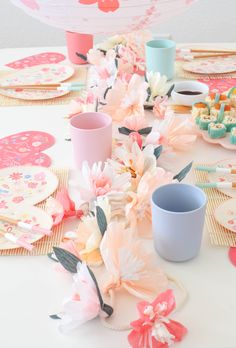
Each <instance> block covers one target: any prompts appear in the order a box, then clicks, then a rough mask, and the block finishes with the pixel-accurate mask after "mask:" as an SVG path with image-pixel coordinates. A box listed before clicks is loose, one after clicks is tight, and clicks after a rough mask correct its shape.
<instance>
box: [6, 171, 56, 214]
mask: <svg viewBox="0 0 236 348" xmlns="http://www.w3.org/2000/svg"><path fill="white" fill-rule="evenodd" d="M57 186H58V178H57V177H56V175H55V174H53V173H52V172H51V171H50V170H48V169H46V168H44V167H38V166H17V167H7V168H4V169H1V170H0V209H5V210H7V209H10V208H12V207H18V206H22V205H28V206H29V205H34V204H37V203H39V202H41V201H43V200H44V199H46V198H47V197H49V196H50V195H51V194H52V193H53V192H54V191H55V190H56V188H57Z"/></svg>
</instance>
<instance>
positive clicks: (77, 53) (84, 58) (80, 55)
mask: <svg viewBox="0 0 236 348" xmlns="http://www.w3.org/2000/svg"><path fill="white" fill-rule="evenodd" d="M76 55H77V56H78V57H79V58H81V59H83V60H84V61H85V62H87V61H88V59H87V57H86V56H85V55H84V54H82V53H79V52H76Z"/></svg>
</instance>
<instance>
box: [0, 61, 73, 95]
mask: <svg viewBox="0 0 236 348" xmlns="http://www.w3.org/2000/svg"><path fill="white" fill-rule="evenodd" d="M73 74H74V69H73V68H72V67H71V66H68V65H61V64H44V65H38V66H35V67H32V68H26V69H21V70H19V71H17V72H15V73H13V74H11V75H9V76H7V77H5V78H4V79H1V80H0V85H4V86H6V85H22V84H45V83H49V84H51V83H58V82H62V81H65V80H67V79H68V78H69V77H71V76H72V75H73ZM68 93H69V91H56V90H55V91H54V90H51V91H47V90H23V89H21V88H16V89H9V90H6V89H1V88H0V94H2V95H5V96H7V97H11V98H16V99H24V100H44V99H51V98H56V97H61V96H62V95H65V94H68Z"/></svg>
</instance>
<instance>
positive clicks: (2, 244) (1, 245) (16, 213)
mask: <svg viewBox="0 0 236 348" xmlns="http://www.w3.org/2000/svg"><path fill="white" fill-rule="evenodd" d="M0 213H1V214H2V215H5V216H7V217H10V218H13V219H16V220H20V221H23V222H27V223H29V224H32V225H34V226H35V225H39V226H40V227H43V228H47V229H51V227H52V224H53V221H52V218H51V216H49V215H48V214H46V213H45V211H43V210H42V209H39V208H36V207H28V206H27V207H26V206H23V207H19V208H17V210H15V209H14V210H6V211H3V209H0ZM0 229H1V230H3V231H5V232H10V233H12V234H14V235H15V236H18V237H21V236H22V237H25V240H26V241H27V242H28V243H34V242H36V241H38V240H39V239H41V238H43V237H44V235H42V234H38V233H35V232H32V231H25V230H23V229H20V228H19V227H17V226H13V225H11V224H9V223H6V222H3V221H0ZM16 248H20V246H18V245H16V244H15V243H12V242H10V241H8V240H6V239H5V238H4V237H3V236H0V250H6V249H16Z"/></svg>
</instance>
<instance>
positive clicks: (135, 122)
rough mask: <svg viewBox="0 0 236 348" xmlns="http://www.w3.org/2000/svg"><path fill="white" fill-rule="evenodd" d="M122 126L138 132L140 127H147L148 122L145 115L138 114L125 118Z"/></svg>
mask: <svg viewBox="0 0 236 348" xmlns="http://www.w3.org/2000/svg"><path fill="white" fill-rule="evenodd" d="M122 126H123V127H126V128H128V129H130V130H132V131H136V132H138V131H139V130H140V129H143V128H146V127H147V126H148V123H147V120H146V119H145V117H144V116H139V115H136V116H129V117H127V118H125V119H124V121H123V122H122Z"/></svg>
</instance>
